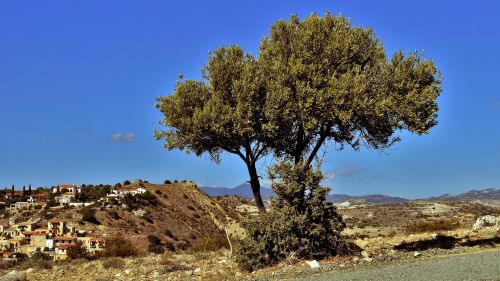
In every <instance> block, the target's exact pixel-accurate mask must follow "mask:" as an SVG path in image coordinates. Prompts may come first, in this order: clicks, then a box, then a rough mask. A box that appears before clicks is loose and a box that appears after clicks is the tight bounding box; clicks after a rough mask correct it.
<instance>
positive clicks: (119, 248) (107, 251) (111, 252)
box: [101, 236, 137, 258]
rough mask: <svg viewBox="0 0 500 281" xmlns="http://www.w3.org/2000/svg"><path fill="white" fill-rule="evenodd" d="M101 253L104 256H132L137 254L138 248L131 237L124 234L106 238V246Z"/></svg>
mask: <svg viewBox="0 0 500 281" xmlns="http://www.w3.org/2000/svg"><path fill="white" fill-rule="evenodd" d="M101 255H102V256H104V257H122V258H123V257H130V256H136V255H137V249H136V248H135V247H134V245H133V244H132V242H131V241H130V240H129V239H127V238H125V237H123V236H114V237H110V238H107V239H106V247H104V250H103V251H102V252H101Z"/></svg>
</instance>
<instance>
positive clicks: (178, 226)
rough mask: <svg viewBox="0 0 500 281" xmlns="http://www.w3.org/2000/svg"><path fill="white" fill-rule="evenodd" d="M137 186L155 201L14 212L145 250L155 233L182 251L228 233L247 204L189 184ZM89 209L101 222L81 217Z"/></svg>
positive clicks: (22, 217) (164, 242)
mask: <svg viewBox="0 0 500 281" xmlns="http://www.w3.org/2000/svg"><path fill="white" fill-rule="evenodd" d="M138 185H141V186H142V187H144V188H146V189H147V190H148V191H149V192H150V193H151V194H154V195H155V196H156V204H149V203H144V204H142V205H140V206H137V207H135V208H133V209H132V210H130V209H129V208H128V207H127V206H126V205H113V204H111V205H109V204H107V205H106V204H103V203H101V202H98V203H97V204H95V205H93V206H90V207H86V208H80V207H69V206H67V207H64V208H59V209H50V210H43V209H40V210H31V211H24V212H23V213H18V214H15V215H13V216H14V218H16V220H17V221H25V220H26V217H27V216H29V217H30V218H31V220H33V221H37V222H39V224H40V225H44V224H46V222H47V221H48V220H51V219H60V220H63V221H65V222H67V223H70V224H74V225H78V229H82V230H85V231H88V232H89V233H93V234H95V235H107V236H109V235H118V234H119V235H123V236H125V237H127V238H130V239H131V240H132V241H134V243H135V245H136V247H137V249H139V250H140V251H145V250H146V249H147V246H148V243H149V242H148V239H147V236H148V235H156V236H158V237H159V238H160V239H161V240H162V243H163V244H170V245H173V246H174V247H175V248H179V249H182V248H185V247H187V246H189V244H191V243H193V242H195V241H196V240H198V239H200V238H204V237H207V236H213V235H223V229H224V225H225V224H227V223H228V222H232V221H239V220H240V219H241V218H242V217H243V214H240V212H238V211H237V208H236V207H237V206H240V205H242V204H244V203H247V201H245V200H243V199H241V198H236V197H224V198H211V197H208V196H207V195H206V194H205V193H204V192H202V191H201V190H200V189H199V188H198V187H197V186H196V185H195V184H193V183H189V182H186V183H172V184H162V185H157V184H149V183H140V184H130V185H128V186H127V187H129V188H132V187H134V186H138ZM85 212H93V213H94V215H95V218H96V219H97V221H98V222H99V223H98V224H94V223H89V222H87V221H85V222H84V221H83V220H82V217H83V213H85ZM3 223H7V220H5V221H4V222H3Z"/></svg>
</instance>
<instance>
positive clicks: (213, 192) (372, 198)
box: [201, 183, 409, 204]
mask: <svg viewBox="0 0 500 281" xmlns="http://www.w3.org/2000/svg"><path fill="white" fill-rule="evenodd" d="M201 189H202V190H203V191H204V192H205V193H206V194H207V195H208V196H212V197H214V196H224V195H236V196H240V197H243V198H250V199H252V198H253V193H252V190H251V189H250V184H248V183H244V184H240V185H238V186H236V187H233V188H227V187H202V188H201ZM261 194H262V197H263V198H269V197H271V196H273V195H274V192H273V191H272V190H271V189H270V188H267V187H263V188H262V189H261ZM327 200H329V201H331V202H334V203H339V202H344V201H364V202H367V203H372V204H390V203H402V202H407V201H409V200H408V199H405V198H401V197H392V196H388V195H365V196H351V195H347V194H331V195H328V197H327Z"/></svg>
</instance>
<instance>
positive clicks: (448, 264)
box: [294, 249, 500, 281]
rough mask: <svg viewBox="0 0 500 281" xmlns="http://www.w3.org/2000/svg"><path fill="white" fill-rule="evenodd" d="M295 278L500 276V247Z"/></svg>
mask: <svg viewBox="0 0 500 281" xmlns="http://www.w3.org/2000/svg"><path fill="white" fill-rule="evenodd" d="M294 280H296V281H299V280H300V281H313V280H314V281H330V280H334V281H343V280H346V281H347V280H349V281H354V280H359V281H361V280H363V281H365V280H374V281H375V280H380V281H385V280H405V281H406V280H422V281H424V280H425V281H431V280H439V281H447V280H450V281H458V280H495V281H499V280H500V250H498V249H497V250H492V251H485V252H476V253H469V254H463V255H457V256H448V257H436V258H432V259H426V260H418V261H415V262H408V263H401V264H390V265H382V266H379V267H372V268H364V269H349V270H344V271H335V272H329V273H325V274H320V275H312V276H309V277H306V278H301V279H294Z"/></svg>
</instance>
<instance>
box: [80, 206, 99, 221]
mask: <svg viewBox="0 0 500 281" xmlns="http://www.w3.org/2000/svg"><path fill="white" fill-rule="evenodd" d="M82 220H83V221H86V222H90V223H93V224H100V222H99V221H98V220H97V218H96V217H95V214H94V210H92V209H86V210H85V211H83V217H82Z"/></svg>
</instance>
